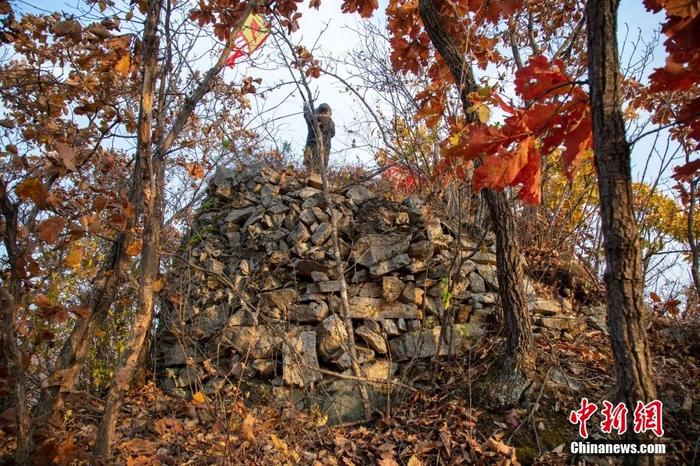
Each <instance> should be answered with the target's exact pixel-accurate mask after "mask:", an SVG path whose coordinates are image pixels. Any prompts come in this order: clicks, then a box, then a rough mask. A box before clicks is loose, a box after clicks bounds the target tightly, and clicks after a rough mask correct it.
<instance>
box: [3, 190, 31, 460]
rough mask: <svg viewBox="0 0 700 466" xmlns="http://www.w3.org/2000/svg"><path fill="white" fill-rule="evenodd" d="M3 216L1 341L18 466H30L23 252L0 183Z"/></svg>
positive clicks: (11, 207)
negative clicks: (21, 330)
mask: <svg viewBox="0 0 700 466" xmlns="http://www.w3.org/2000/svg"><path fill="white" fill-rule="evenodd" d="M0 212H2V215H3V217H5V233H4V235H3V242H4V244H5V251H6V253H7V259H8V262H9V264H10V277H9V280H7V282H6V283H5V285H4V286H3V287H2V288H0V306H1V310H2V333H1V334H0V341H1V342H2V345H0V348H2V351H3V353H4V358H5V359H6V362H7V364H8V368H9V372H10V378H11V379H12V383H13V389H12V394H13V396H14V404H15V420H16V422H17V436H16V437H17V449H16V451H15V462H16V463H17V464H19V465H25V464H30V461H29V455H30V454H31V451H32V449H33V442H32V435H31V428H32V423H31V414H30V411H29V406H28V405H27V380H26V377H25V374H24V364H23V363H22V359H23V358H22V351H21V349H20V347H19V344H18V343H17V337H16V336H15V323H16V320H17V309H18V307H19V304H20V301H21V298H22V278H21V275H20V269H19V267H20V264H19V259H20V255H21V251H20V248H19V243H18V240H17V204H14V203H12V202H11V201H10V199H9V197H8V193H7V186H6V185H5V182H4V181H2V180H0Z"/></svg>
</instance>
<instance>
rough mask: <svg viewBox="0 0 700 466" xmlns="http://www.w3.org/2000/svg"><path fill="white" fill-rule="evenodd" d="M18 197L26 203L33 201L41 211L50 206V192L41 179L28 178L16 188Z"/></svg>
mask: <svg viewBox="0 0 700 466" xmlns="http://www.w3.org/2000/svg"><path fill="white" fill-rule="evenodd" d="M15 193H17V196H18V197H19V198H20V199H21V200H23V201H26V200H27V199H31V200H32V201H34V204H36V205H37V207H39V208H40V209H44V208H46V207H47V206H48V197H49V191H48V190H47V189H46V186H44V184H43V183H42V182H41V180H40V179H39V178H28V179H26V180H24V181H23V182H21V183H20V184H18V185H17V187H16V188H15Z"/></svg>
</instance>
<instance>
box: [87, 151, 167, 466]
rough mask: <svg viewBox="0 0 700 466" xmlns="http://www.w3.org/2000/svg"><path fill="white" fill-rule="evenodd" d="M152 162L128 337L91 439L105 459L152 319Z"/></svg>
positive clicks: (155, 186) (156, 235) (156, 213)
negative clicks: (95, 435)
mask: <svg viewBox="0 0 700 466" xmlns="http://www.w3.org/2000/svg"><path fill="white" fill-rule="evenodd" d="M152 160H153V163H152V164H148V165H147V167H146V168H147V170H146V172H145V173H144V176H147V177H148V178H149V179H148V183H146V184H145V186H147V189H148V191H149V192H145V193H144V194H145V200H146V202H145V206H144V213H143V214H144V215H143V216H144V234H143V248H142V250H141V263H140V267H139V293H138V304H137V313H136V316H135V317H134V324H133V327H132V330H131V335H130V336H129V340H128V341H127V343H126V345H125V350H124V356H123V358H122V361H121V363H120V365H119V367H118V368H117V369H116V371H115V373H114V378H113V379H112V383H111V384H110V387H109V392H108V393H107V399H106V401H105V408H104V412H103V414H102V420H101V422H100V425H99V428H98V432H97V439H96V441H95V451H94V457H95V458H96V459H106V458H108V457H109V455H110V451H111V445H112V441H113V440H114V431H115V429H116V425H117V419H118V416H119V409H120V408H121V404H122V400H123V398H124V395H125V394H126V392H127V391H128V389H129V382H130V380H131V377H132V375H133V374H134V370H135V368H136V365H137V363H138V361H139V354H140V353H141V349H142V348H143V343H144V341H145V340H146V336H147V334H148V331H149V329H150V328H151V321H152V320H153V304H154V296H155V292H154V289H155V288H154V286H155V283H156V281H157V280H158V271H159V265H160V251H159V247H160V228H161V224H162V221H163V208H162V193H163V178H164V176H163V172H164V161H163V158H162V157H161V156H160V154H155V155H154V157H153V158H152Z"/></svg>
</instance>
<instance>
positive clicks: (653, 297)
mask: <svg viewBox="0 0 700 466" xmlns="http://www.w3.org/2000/svg"><path fill="white" fill-rule="evenodd" d="M649 297H650V298H651V300H652V301H654V302H655V303H660V302H661V297H659V295H658V294H656V293H654V292H653V291H652V292H651V293H649Z"/></svg>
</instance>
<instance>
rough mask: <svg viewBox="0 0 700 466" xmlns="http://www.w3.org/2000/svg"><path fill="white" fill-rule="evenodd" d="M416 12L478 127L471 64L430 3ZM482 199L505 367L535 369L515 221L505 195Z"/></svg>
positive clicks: (488, 191) (493, 194)
mask: <svg viewBox="0 0 700 466" xmlns="http://www.w3.org/2000/svg"><path fill="white" fill-rule="evenodd" d="M419 12H420V16H421V19H422V20H423V25H424V26H425V30H426V32H427V33H428V36H429V37H430V40H431V42H432V43H433V45H434V46H435V48H436V49H437V51H438V52H439V53H440V55H441V56H442V58H443V59H444V60H445V63H447V65H448V66H449V68H450V72H451V74H452V77H453V79H454V80H455V82H456V83H457V86H458V90H459V95H460V99H461V101H462V106H463V110H464V114H465V117H466V119H467V121H469V122H470V123H472V124H478V121H477V120H476V118H475V117H474V114H473V113H471V112H469V111H468V108H469V107H471V103H470V101H469V93H470V92H474V91H477V90H478V89H479V86H478V85H477V83H476V80H475V79H474V73H473V71H472V66H471V64H470V63H469V62H468V61H467V60H466V58H465V57H464V54H463V53H462V52H461V51H460V49H459V48H458V46H457V43H456V41H455V40H454V38H452V37H451V36H450V35H449V33H448V32H447V30H446V28H445V26H444V23H445V21H447V19H446V18H444V17H441V15H440V12H439V11H438V10H437V8H436V7H435V4H434V3H433V0H420V2H419ZM478 163H479V161H477V164H478ZM484 197H485V199H486V204H487V206H488V208H489V213H490V216H491V221H492V223H493V230H494V233H495V235H496V271H497V275H498V288H499V291H498V293H499V297H500V299H501V305H502V307H503V315H504V319H505V324H506V326H505V329H506V338H507V340H508V343H507V350H508V353H507V355H508V358H509V359H510V361H508V362H507V364H506V367H507V368H509V369H513V370H518V369H524V370H525V371H526V372H527V371H529V370H530V369H531V368H532V367H533V366H534V346H533V337H532V324H531V322H530V315H529V312H528V310H527V306H526V302H525V293H524V291H523V282H522V264H521V262H520V248H519V246H518V242H517V236H516V231H515V218H514V216H513V211H512V209H511V208H510V206H509V205H508V200H507V198H506V195H505V193H503V192H500V191H494V190H491V189H485V190H484Z"/></svg>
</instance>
